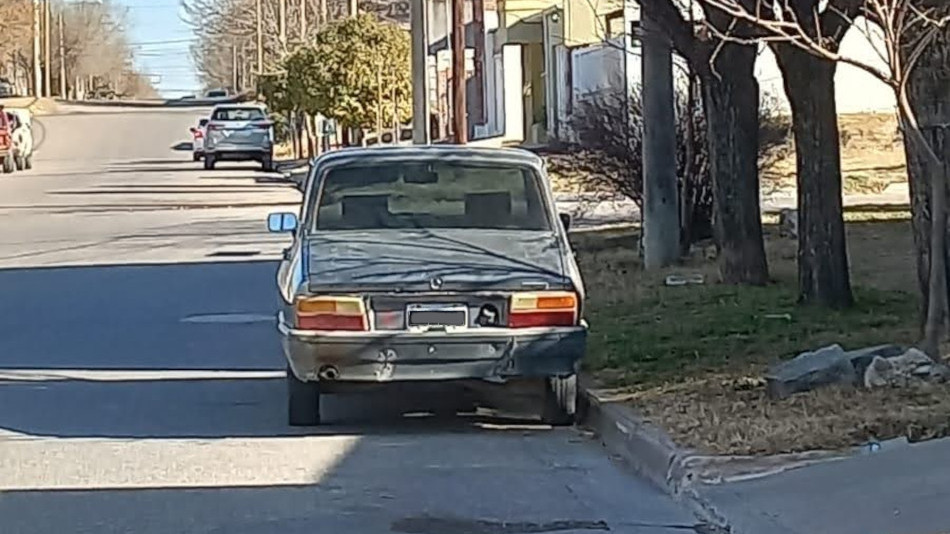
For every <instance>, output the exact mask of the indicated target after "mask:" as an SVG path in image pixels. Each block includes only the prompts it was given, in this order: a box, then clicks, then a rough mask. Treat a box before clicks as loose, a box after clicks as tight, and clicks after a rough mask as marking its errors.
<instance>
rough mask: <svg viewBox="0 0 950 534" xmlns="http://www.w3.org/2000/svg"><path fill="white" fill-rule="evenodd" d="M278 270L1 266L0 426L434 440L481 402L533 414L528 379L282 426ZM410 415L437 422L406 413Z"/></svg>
mask: <svg viewBox="0 0 950 534" xmlns="http://www.w3.org/2000/svg"><path fill="white" fill-rule="evenodd" d="M276 269H277V262H273V261H243V262H209V263H193V264H163V265H148V264H146V265H121V266H109V267H103V266H92V267H55V268H30V269H4V270H0V300H2V301H3V302H5V303H12V304H13V305H14V306H15V308H16V310H17V313H15V314H13V313H10V314H0V406H3V409H2V410H0V430H6V431H12V432H15V433H18V434H25V435H30V436H57V437H87V438H93V437H110V438H146V437H148V438H193V437H235V436H275V435H297V434H300V433H305V434H313V433H317V434H336V433H341V432H343V433H354V432H362V431H366V430H365V429H367V428H378V429H379V431H385V432H392V431H396V430H398V429H405V428H409V429H415V430H418V431H426V432H429V431H434V430H435V429H438V428H440V427H441V428H451V429H453V430H459V429H463V428H469V427H473V425H476V424H481V423H484V422H486V417H485V416H484V415H483V416H480V417H475V418H473V417H468V418H464V417H463V418H456V417H455V415H456V413H458V412H460V411H461V412H465V411H468V412H472V411H473V410H474V407H475V406H476V405H480V406H488V407H490V408H494V409H501V410H503V411H504V412H505V413H507V414H508V415H507V416H505V415H500V416H499V415H498V414H495V415H494V416H491V414H488V415H489V416H490V417H489V418H488V420H491V419H492V417H502V418H506V417H507V418H508V419H509V420H510V419H511V418H512V417H514V418H515V420H516V421H517V422H521V421H522V420H523V415H524V414H526V413H527V414H528V415H529V416H533V415H535V412H534V408H535V407H536V404H535V402H536V397H537V394H538V393H539V390H537V389H536V387H535V386H536V385H535V384H533V383H532V384H530V385H527V386H525V385H513V386H508V387H497V386H491V385H488V384H471V383H462V382H459V383H446V384H434V385H427V384H421V385H387V386H382V387H379V388H371V389H365V388H360V389H358V390H353V391H352V392H351V391H348V390H344V392H343V393H341V394H339V395H337V394H333V395H329V396H328V398H327V402H326V405H325V406H324V408H325V410H326V411H325V416H326V418H327V422H328V423H329V426H328V427H326V428H323V427H321V428H319V429H316V430H305V431H300V430H297V429H292V428H290V427H288V426H287V425H286V423H285V422H286V411H285V379H284V372H283V370H284V368H285V365H286V363H285V360H284V358H283V355H282V349H281V345H280V338H279V334H278V332H277V330H276V324H275V322H276V319H275V316H276V310H277V309H278V307H279V304H280V299H279V296H278V295H277V290H276V287H275V284H274V276H275V273H276ZM50 303H55V305H53V306H51V305H50ZM38 317H42V321H37V320H36V318H38ZM50 325H54V327H55V330H56V335H50V334H49V328H50ZM221 373H224V376H221ZM218 377H220V378H218ZM411 412H417V413H422V412H431V413H435V414H438V417H432V416H427V417H412V418H410V419H406V418H405V417H404V415H405V414H407V413H411ZM146 414H147V415H146ZM512 414H514V415H512ZM519 414H520V415H519ZM360 429H363V430H360Z"/></svg>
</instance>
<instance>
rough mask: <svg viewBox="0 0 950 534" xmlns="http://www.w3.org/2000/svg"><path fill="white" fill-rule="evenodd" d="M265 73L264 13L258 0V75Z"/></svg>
mask: <svg viewBox="0 0 950 534" xmlns="http://www.w3.org/2000/svg"><path fill="white" fill-rule="evenodd" d="M262 74H264V15H263V13H262V10H261V0H257V75H258V76H261V75H262Z"/></svg>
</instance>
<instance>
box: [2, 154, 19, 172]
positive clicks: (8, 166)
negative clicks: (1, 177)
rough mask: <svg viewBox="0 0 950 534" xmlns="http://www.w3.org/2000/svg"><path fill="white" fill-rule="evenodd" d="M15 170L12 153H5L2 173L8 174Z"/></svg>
mask: <svg viewBox="0 0 950 534" xmlns="http://www.w3.org/2000/svg"><path fill="white" fill-rule="evenodd" d="M15 170H16V162H14V161H13V155H7V156H6V157H5V158H3V173H4V174H10V173H12V172H13V171H15Z"/></svg>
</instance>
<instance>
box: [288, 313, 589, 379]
mask: <svg viewBox="0 0 950 534" xmlns="http://www.w3.org/2000/svg"><path fill="white" fill-rule="evenodd" d="M278 329H279V330H280V332H281V333H282V334H283V347H284V356H285V357H286V358H287V361H288V363H289V364H290V368H291V370H292V371H293V373H294V375H296V376H297V378H299V379H301V380H305V381H314V380H318V379H320V374H321V371H326V370H327V369H330V368H332V371H333V373H334V375H335V380H336V381H341V382H392V381H416V380H458V379H499V378H501V379H504V378H518V377H548V376H566V375H570V374H573V373H575V372H577V368H578V364H579V362H580V360H581V358H583V356H584V353H585V351H586V347H587V326H586V325H582V326H575V327H566V328H564V327H562V328H526V329H522V330H517V331H516V330H509V329H503V328H497V329H483V330H479V331H477V332H454V333H446V332H426V333H408V332H345V333H340V332H318V331H301V330H294V329H292V328H290V327H288V326H287V325H286V324H284V323H283V321H281V320H278Z"/></svg>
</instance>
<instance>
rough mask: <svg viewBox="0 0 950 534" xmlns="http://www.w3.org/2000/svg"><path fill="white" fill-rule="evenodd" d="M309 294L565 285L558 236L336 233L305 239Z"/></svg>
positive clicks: (525, 233)
mask: <svg viewBox="0 0 950 534" xmlns="http://www.w3.org/2000/svg"><path fill="white" fill-rule="evenodd" d="M309 273H310V290H311V291H313V292H327V291H337V290H347V291H386V292H395V293H399V292H431V291H438V292H457V291H464V292H472V291H524V290H538V289H554V288H564V287H569V286H570V280H569V279H568V277H566V276H565V275H564V267H563V265H562V260H561V251H560V248H559V246H558V241H557V238H556V235H555V234H554V233H552V232H536V231H487V230H485V231H483V230H479V231H472V230H464V231H462V230H456V231H452V230H438V231H436V230H432V231H390V230H387V231H372V232H370V231H367V232H333V233H324V234H320V235H316V236H311V237H310V238H309Z"/></svg>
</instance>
